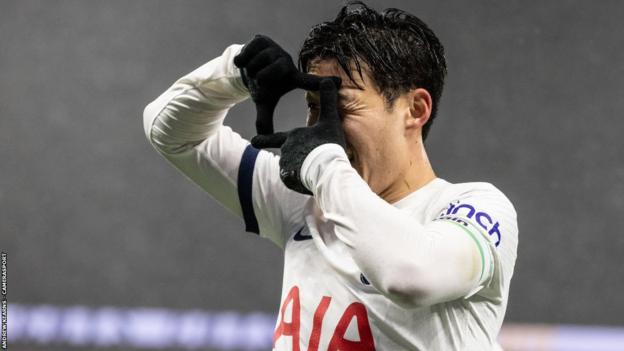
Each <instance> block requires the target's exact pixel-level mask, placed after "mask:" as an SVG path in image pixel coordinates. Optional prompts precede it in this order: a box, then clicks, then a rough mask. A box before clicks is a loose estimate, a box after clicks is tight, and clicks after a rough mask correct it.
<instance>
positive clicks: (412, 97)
mask: <svg viewBox="0 0 624 351" xmlns="http://www.w3.org/2000/svg"><path fill="white" fill-rule="evenodd" d="M405 97H406V99H407V103H408V107H409V112H408V114H407V117H406V119H405V127H406V128H408V129H412V128H422V127H423V126H424V125H425V123H427V121H428V120H429V117H430V116H431V109H432V107H433V102H432V99H431V95H430V94H429V92H428V91H427V90H425V89H423V88H417V89H412V90H410V91H409V92H407V94H406V96H405Z"/></svg>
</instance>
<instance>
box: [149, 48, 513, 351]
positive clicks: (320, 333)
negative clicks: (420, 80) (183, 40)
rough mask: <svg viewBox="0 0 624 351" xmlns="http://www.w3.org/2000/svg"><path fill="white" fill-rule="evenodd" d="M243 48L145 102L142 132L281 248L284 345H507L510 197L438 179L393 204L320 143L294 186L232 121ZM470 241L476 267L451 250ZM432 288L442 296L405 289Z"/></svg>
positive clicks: (277, 338) (240, 88)
mask: <svg viewBox="0 0 624 351" xmlns="http://www.w3.org/2000/svg"><path fill="white" fill-rule="evenodd" d="M240 49H241V46H240V45H232V46H230V47H229V48H227V49H226V50H225V52H224V53H223V54H222V55H221V56H220V57H218V58H216V59H214V60H212V61H210V62H208V63H207V64H205V65H203V66H201V67H200V68H198V69H197V70H195V71H193V72H191V73H190V74H188V75H186V76H184V77H183V78H181V79H180V80H178V81H177V82H176V83H175V84H174V85H173V86H171V87H170V88H169V89H168V90H167V91H165V92H164V93H163V94H162V95H161V96H160V97H159V98H157V99H156V100H155V101H154V102H152V103H151V104H149V105H148V106H147V107H146V109H145V113H144V127H145V132H146V135H147V137H148V139H149V140H150V142H151V143H152V144H153V145H154V147H155V148H156V149H157V150H158V151H159V152H160V153H161V154H162V155H163V156H164V157H165V158H166V159H167V160H169V161H170V162H171V163H172V164H173V165H174V166H175V167H177V168H178V169H180V170H181V171H182V172H183V173H184V174H185V175H186V176H187V177H189V178H190V179H191V180H192V181H194V182H195V183H197V184H198V185H199V186H201V187H202V188H203V189H204V190H205V191H207V192H208V193H209V194H211V195H212V196H213V197H214V198H215V199H216V200H217V201H219V202H220V203H221V204H223V205H224V206H225V207H227V208H228V209H230V210H231V211H233V212H234V213H235V214H237V215H239V216H240V217H242V218H243V219H244V221H245V225H246V229H247V231H250V232H255V233H258V234H259V235H261V236H262V237H265V238H267V239H269V240H271V241H273V242H274V243H276V244H277V245H278V246H280V247H281V248H283V249H284V279H283V287H282V303H281V307H280V311H279V316H278V320H277V323H276V330H275V335H274V349H275V350H491V349H493V348H494V347H496V346H495V345H496V337H497V335H498V331H499V329H500V327H501V324H502V322H503V318H504V314H505V309H506V306H507V297H508V293H509V284H510V280H511V276H512V275H513V269H514V263H515V259H516V251H517V240H518V229H517V220H516V213H515V210H514V208H513V206H512V204H511V203H510V202H509V200H508V199H507V198H506V197H505V196H504V195H503V193H502V192H500V191H499V190H498V189H496V188H495V187H494V186H492V185H491V184H487V183H462V184H451V183H449V182H447V181H444V180H442V179H439V178H437V179H435V180H433V181H431V182H430V183H428V184H427V185H425V186H424V187H422V188H420V189H418V190H416V191H414V192H413V193H411V194H409V195H408V196H406V197H404V198H403V199H401V200H400V201H398V202H396V203H394V204H388V203H386V202H385V201H383V200H382V199H380V198H379V197H378V196H377V195H375V194H374V193H372V191H371V190H370V188H368V186H367V185H366V183H365V182H364V181H363V180H362V179H361V177H359V176H358V175H357V172H355V170H354V169H353V168H351V167H350V165H349V162H348V159H347V158H346V155H344V151H343V150H342V149H341V148H340V147H338V146H337V145H333V144H326V145H322V146H320V147H318V148H317V149H315V150H314V151H313V152H312V153H311V154H310V155H309V156H308V157H307V158H306V161H305V163H304V165H303V167H302V177H303V179H304V182H305V183H306V186H307V187H308V188H310V189H313V193H314V194H315V196H314V197H310V196H306V195H302V194H299V193H296V192H293V191H291V190H289V189H287V188H286V187H285V186H284V185H283V184H282V182H281V180H280V178H279V165H278V162H279V156H276V155H274V154H272V153H269V152H267V151H259V150H256V149H254V148H253V147H251V146H250V145H249V142H248V141H246V140H244V139H243V138H241V137H240V135H238V134H237V133H235V132H233V131H232V130H231V129H230V128H229V127H227V126H223V119H224V118H225V115H226V114H227V111H228V109H229V108H230V107H232V106H233V105H234V104H236V103H239V102H241V101H243V100H245V99H247V98H248V97H249V93H248V92H247V90H246V88H245V87H244V85H243V83H242V81H241V79H240V74H239V72H238V69H237V68H236V67H235V66H234V65H233V63H232V60H233V57H234V56H235V55H236V54H237V53H238V52H239V51H240ZM250 123H252V121H251V120H250ZM466 247H470V250H474V249H475V248H476V250H475V252H478V255H476V256H475V257H476V258H475V262H473V261H465V262H464V261H462V262H456V256H455V255H453V253H454V252H458V251H454V250H465V249H466ZM441 253H444V254H445V255H441ZM406 262H409V263H410V264H406ZM412 262H417V264H416V263H414V264H412ZM463 266H466V267H467V269H468V270H470V269H472V268H474V270H475V272H474V277H475V278H474V279H473V280H472V281H471V282H469V284H468V285H467V284H465V283H461V284H460V283H458V282H455V281H453V279H447V278H445V277H447V276H448V277H454V276H455V275H454V274H455V270H456V268H453V267H463ZM447 267H448V269H446V268H447ZM447 270H448V272H447ZM430 272H436V275H435V276H432V274H431V273H430ZM422 281H425V283H422ZM423 285H424V286H431V287H432V288H431V289H429V290H431V291H433V292H435V293H430V294H428V295H426V297H423V298H419V299H405V298H404V296H400V295H397V294H395V291H397V289H398V290H401V291H411V290H410V289H412V290H414V289H415V288H414V287H420V286H423ZM397 287H398V288H397ZM399 288H400V289H399ZM414 291H416V292H418V290H414ZM415 295H418V294H417V293H415Z"/></svg>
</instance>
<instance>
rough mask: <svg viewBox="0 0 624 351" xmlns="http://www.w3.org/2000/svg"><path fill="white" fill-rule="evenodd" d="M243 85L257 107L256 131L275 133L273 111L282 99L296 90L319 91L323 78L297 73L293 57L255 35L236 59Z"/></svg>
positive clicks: (235, 62) (262, 36)
mask: <svg viewBox="0 0 624 351" xmlns="http://www.w3.org/2000/svg"><path fill="white" fill-rule="evenodd" d="M234 64H235V65H236V67H238V68H239V69H240V71H241V75H242V78H243V82H244V83H245V85H246V86H247V89H249V92H250V93H251V98H252V100H253V101H254V102H255V104H256V113H257V115H256V131H257V132H258V136H259V137H260V139H262V136H263V135H269V134H272V133H273V111H274V110H275V106H277V103H278V101H279V99H280V98H281V97H282V96H283V95H284V94H286V93H288V92H289V91H291V90H293V89H295V88H301V89H305V90H318V89H319V83H320V78H319V77H318V76H314V75H311V74H307V73H303V72H301V71H299V70H298V69H297V67H296V66H295V64H294V63H293V60H292V58H291V57H290V55H289V54H288V53H287V52H286V51H285V50H284V49H282V48H281V47H280V46H279V45H278V44H277V43H275V42H274V41H273V40H271V39H270V38H269V37H267V36H264V35H256V36H255V37H254V38H253V39H252V40H251V41H250V42H249V43H247V44H245V46H244V47H243V49H242V50H241V52H240V53H239V54H238V55H237V56H236V57H234Z"/></svg>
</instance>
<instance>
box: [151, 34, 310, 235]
mask: <svg viewBox="0 0 624 351" xmlns="http://www.w3.org/2000/svg"><path fill="white" fill-rule="evenodd" d="M241 48H242V45H232V46H230V47H228V48H227V49H226V50H225V51H224V52H223V54H222V55H221V56H219V57H217V58H215V59H213V60H211V61H210V62H208V63H206V64H204V65H203V66H201V67H199V68H198V69H196V70H194V71H193V72H191V73H189V74H188V75H186V76H184V77H182V78H180V79H179V80H178V81H176V82H175V83H174V84H173V85H172V86H171V87H170V88H169V89H167V91H165V92H164V93H163V94H162V95H160V96H159V97H158V98H157V99H156V100H154V101H153V102H151V103H150V104H149V105H147V107H146V108H145V111H144V113H143V125H144V129H145V134H146V136H147V138H148V140H149V141H150V143H151V144H152V145H153V146H154V147H155V148H156V150H158V152H159V153H160V154H161V155H163V156H164V157H165V158H166V159H167V160H168V161H170V162H171V163H172V164H173V165H174V166H175V167H176V168H178V169H179V170H180V171H181V172H182V173H184V174H185V175H186V176H187V177H188V178H189V179H191V180H192V181H193V182H195V183H197V184H198V185H199V186H200V187H201V188H202V189H204V190H205V191H206V192H208V193H209V194H210V195H211V196H212V197H213V198H215V199H216V200H217V201H218V202H220V203H221V204H222V205H223V206H225V207H226V208H228V209H229V210H230V211H232V212H233V213H234V214H236V215H238V216H240V217H242V218H243V219H244V220H245V226H246V230H247V231H249V232H254V233H259V234H260V235H261V236H263V237H266V238H268V239H270V240H272V241H273V242H275V243H276V244H277V245H278V246H280V247H283V245H284V240H285V236H286V235H288V234H289V232H290V231H291V230H292V228H294V227H295V226H296V223H291V221H293V220H296V219H297V218H298V217H297V214H298V213H301V209H302V206H303V200H304V199H303V198H302V197H301V196H299V194H297V193H295V192H292V191H290V190H289V189H288V188H286V187H285V186H284V185H283V184H282V183H281V180H280V178H279V157H278V156H276V155H273V154H272V153H270V152H266V151H260V150H257V149H255V148H253V147H252V146H251V145H250V144H249V142H248V141H247V140H245V139H243V138H242V137H241V136H240V135H239V134H237V133H235V132H233V131H232V130H231V129H230V128H229V127H227V126H223V120H224V119H225V116H226V114H227V112H228V110H229V109H230V108H231V107H232V106H234V104H236V103H239V102H241V101H243V100H245V99H247V98H248V97H249V92H248V91H247V88H246V87H245V86H244V84H243V82H242V79H241V77H240V72H239V70H238V68H237V67H236V66H235V65H234V64H233V58H234V56H236V55H237V54H238V52H239V51H240V49H241ZM171 207H172V209H175V204H173V203H172V204H171Z"/></svg>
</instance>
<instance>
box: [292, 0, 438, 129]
mask: <svg viewBox="0 0 624 351" xmlns="http://www.w3.org/2000/svg"><path fill="white" fill-rule="evenodd" d="M317 58H320V59H336V60H337V61H338V64H340V67H341V68H342V69H343V70H344V71H345V73H346V74H347V76H348V77H349V78H350V79H351V81H353V82H354V83H355V84H356V85H357V83H356V82H355V80H354V79H353V75H352V73H351V67H353V66H352V65H354V66H355V68H356V69H357V71H358V73H359V74H360V77H362V78H363V75H362V66H364V67H365V69H366V70H367V72H368V73H369V74H370V76H371V78H372V80H373V81H374V82H375V84H376V85H377V88H378V89H379V92H380V93H381V94H382V95H383V96H384V97H385V100H386V103H387V106H389V107H391V106H392V105H393V103H394V101H395V99H396V98H397V97H399V96H400V95H401V94H403V93H406V92H407V91H409V90H411V89H413V88H424V89H426V90H427V91H428V92H429V94H431V97H432V99H433V107H432V111H431V117H430V118H429V121H428V122H427V123H426V124H425V125H424V126H423V130H422V132H423V139H425V138H426V137H427V134H428V132H429V128H431V124H432V122H433V119H434V118H435V116H436V112H437V107H438V102H439V101H440V97H441V95H442V88H443V86H444V77H445V76H446V60H445V59H444V47H443V46H442V44H441V43H440V41H439V40H438V38H437V37H436V36H435V34H434V33H433V31H432V30H431V29H429V27H428V26H427V25H426V24H425V23H424V22H423V21H421V20H420V19H419V18H418V17H416V16H414V15H412V14H410V13H407V12H405V11H403V10H399V9H394V8H389V9H385V10H383V11H382V12H381V13H379V12H377V11H375V10H373V9H371V8H370V7H368V6H366V5H365V4H364V3H362V2H360V1H351V2H349V3H347V5H345V6H344V7H343V8H342V9H341V10H340V12H338V16H336V18H335V19H334V20H333V21H331V22H323V23H320V24H318V25H316V26H314V27H312V29H311V30H310V33H309V34H308V37H307V38H306V39H305V41H304V43H303V46H302V48H301V51H300V52H299V68H300V69H302V70H305V71H308V69H309V64H310V62H311V61H313V60H314V59H317ZM358 87H359V85H358Z"/></svg>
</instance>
